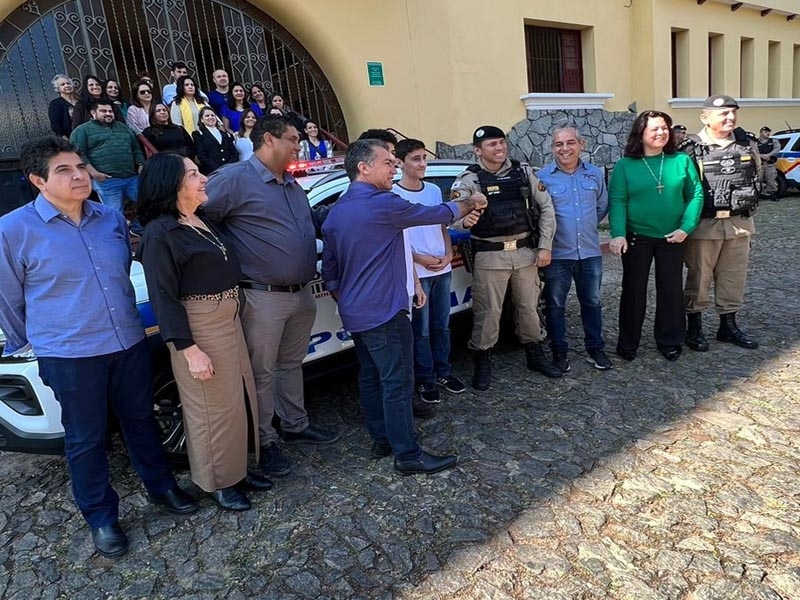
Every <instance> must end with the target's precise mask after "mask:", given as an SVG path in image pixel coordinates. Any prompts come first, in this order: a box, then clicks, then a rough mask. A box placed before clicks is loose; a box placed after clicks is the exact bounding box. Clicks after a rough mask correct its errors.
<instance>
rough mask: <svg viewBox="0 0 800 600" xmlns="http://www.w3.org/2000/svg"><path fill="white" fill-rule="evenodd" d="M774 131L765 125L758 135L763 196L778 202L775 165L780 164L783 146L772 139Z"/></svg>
mask: <svg viewBox="0 0 800 600" xmlns="http://www.w3.org/2000/svg"><path fill="white" fill-rule="evenodd" d="M771 135H772V129H770V128H769V127H767V126H766V125H764V126H763V127H762V128H761V129H760V130H759V133H758V142H757V143H758V155H759V156H760V157H761V166H762V168H763V173H762V182H763V184H764V189H763V190H762V192H763V195H764V196H766V197H767V198H769V199H770V200H775V201H778V200H780V198H779V197H778V169H777V168H776V167H775V163H776V162H778V152H780V151H781V145H780V143H779V142H778V140H776V139H773V138H771V137H770V136H771Z"/></svg>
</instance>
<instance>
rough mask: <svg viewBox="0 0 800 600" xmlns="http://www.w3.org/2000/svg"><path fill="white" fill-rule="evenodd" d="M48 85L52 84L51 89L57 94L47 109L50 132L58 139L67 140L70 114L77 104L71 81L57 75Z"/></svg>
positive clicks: (70, 119)
mask: <svg viewBox="0 0 800 600" xmlns="http://www.w3.org/2000/svg"><path fill="white" fill-rule="evenodd" d="M50 83H52V84H53V89H54V90H55V92H56V93H57V94H58V96H57V97H55V98H53V99H52V100H51V101H50V105H49V106H48V107H47V116H48V117H49V119H50V130H51V131H52V132H53V133H55V134H56V135H57V136H58V137H63V138H66V139H69V134H70V133H72V113H73V111H74V110H75V104H76V103H77V102H78V99H77V98H76V97H75V89H74V87H73V85H72V79H70V78H69V77H67V76H66V75H62V74H61V73H59V74H57V75H56V76H54V77H53V79H52V80H51V81H50Z"/></svg>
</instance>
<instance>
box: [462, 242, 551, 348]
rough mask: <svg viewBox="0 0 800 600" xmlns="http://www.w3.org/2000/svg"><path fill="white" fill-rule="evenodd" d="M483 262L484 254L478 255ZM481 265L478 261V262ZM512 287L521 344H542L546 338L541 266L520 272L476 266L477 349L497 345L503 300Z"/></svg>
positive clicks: (473, 343)
mask: <svg viewBox="0 0 800 600" xmlns="http://www.w3.org/2000/svg"><path fill="white" fill-rule="evenodd" d="M476 258H478V260H480V254H478V255H476ZM476 262H478V261H476ZM509 284H511V302H512V304H513V306H514V317H515V319H514V320H515V321H516V329H517V336H518V337H519V340H520V342H522V343H523V344H527V343H529V342H541V341H542V340H543V339H544V334H543V331H542V325H541V321H540V320H539V313H538V312H537V311H536V308H537V305H538V303H539V267H537V266H536V265H529V266H527V267H521V268H516V269H483V268H480V266H479V265H478V264H476V268H475V270H474V272H473V280H472V314H473V318H474V321H473V326H472V338H471V339H470V341H469V347H470V348H472V349H473V350H488V349H489V348H492V347H493V346H494V345H495V344H496V343H497V338H498V336H499V334H500V315H501V314H502V312H503V299H504V298H505V295H506V289H507V287H508V285H509Z"/></svg>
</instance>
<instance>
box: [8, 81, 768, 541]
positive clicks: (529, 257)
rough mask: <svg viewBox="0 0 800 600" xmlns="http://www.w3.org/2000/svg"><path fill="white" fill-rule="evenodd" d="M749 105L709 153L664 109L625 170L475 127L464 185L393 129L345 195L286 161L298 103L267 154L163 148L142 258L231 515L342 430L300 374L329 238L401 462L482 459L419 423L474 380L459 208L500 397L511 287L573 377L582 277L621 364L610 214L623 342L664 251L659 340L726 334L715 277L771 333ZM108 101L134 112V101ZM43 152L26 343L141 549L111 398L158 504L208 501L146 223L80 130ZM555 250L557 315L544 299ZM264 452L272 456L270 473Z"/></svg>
mask: <svg viewBox="0 0 800 600" xmlns="http://www.w3.org/2000/svg"><path fill="white" fill-rule="evenodd" d="M95 110H97V109H95ZM737 111H738V106H737V104H736V101H735V100H734V99H733V98H730V97H728V96H712V97H711V98H709V99H708V100H706V102H705V104H704V108H703V112H702V114H701V117H700V120H701V122H702V124H703V127H702V129H701V131H700V132H699V134H697V135H696V136H691V142H692V144H691V148H687V150H686V151H685V152H678V151H676V148H675V140H674V137H673V133H672V130H671V125H672V123H671V120H670V117H669V116H668V115H666V114H664V113H661V112H658V111H646V112H644V113H642V114H640V115H639V116H638V117H637V119H636V121H635V122H634V125H633V128H632V130H631V132H630V135H629V138H628V142H627V144H626V147H625V152H624V154H625V157H624V158H623V159H621V160H620V162H619V163H618V164H617V166H616V168H615V169H614V173H613V174H612V176H611V180H610V182H609V185H608V188H606V184H605V179H604V176H603V173H602V171H601V170H600V169H598V168H597V167H595V166H593V165H591V164H590V163H588V162H586V161H584V160H582V159H581V157H580V155H581V152H582V150H583V149H584V143H585V142H584V140H583V139H582V137H581V135H580V132H579V131H578V130H577V129H576V128H575V127H574V126H569V125H567V126H564V127H559V128H557V129H556V130H555V131H554V132H553V134H552V140H553V153H554V158H555V160H554V161H553V162H552V163H550V164H548V165H546V166H545V167H544V168H542V169H540V170H539V171H538V173H536V172H534V171H533V169H531V168H530V167H529V166H527V165H524V164H520V163H518V162H517V161H514V160H511V159H509V157H508V146H507V143H506V137H505V134H504V132H503V131H502V130H501V129H499V128H497V127H494V126H483V127H480V128H478V129H477V130H476V131H475V132H474V135H473V145H474V150H475V155H476V157H477V161H476V164H475V165H472V166H470V167H469V168H467V169H466V170H465V171H464V172H463V173H462V174H461V175H460V176H459V177H458V178H457V179H456V181H455V183H454V184H453V187H452V191H451V198H450V201H449V202H445V203H442V202H441V195H440V194H439V192H438V190H435V189H434V188H433V186H432V185H431V184H428V183H426V182H425V181H424V180H423V177H424V174H425V166H426V160H427V159H426V150H425V146H424V144H423V143H422V142H420V141H418V140H402V141H398V140H397V139H396V138H394V136H392V135H391V134H390V133H389V132H387V131H386V130H368V131H366V132H364V133H363V134H362V135H361V136H360V138H359V139H358V140H357V141H356V142H353V143H352V144H350V146H349V147H348V150H347V153H346V155H345V159H344V168H345V171H346V172H347V175H348V177H349V178H350V180H351V184H350V186H349V188H348V190H347V191H346V192H344V193H343V194H342V195H341V197H340V198H339V199H338V200H337V202H336V203H335V204H334V205H333V206H332V207H322V208H316V209H312V208H311V207H310V206H309V203H308V199H307V197H306V194H305V192H304V191H303V189H302V188H301V186H300V185H299V183H298V182H297V181H296V180H295V179H294V177H293V176H292V175H291V174H290V173H289V172H287V167H288V166H289V165H290V164H291V163H292V162H294V161H296V160H297V158H298V155H299V153H300V151H301V139H300V132H299V131H298V129H297V127H295V125H294V124H293V123H292V121H291V120H290V119H289V118H287V117H286V116H269V115H265V116H264V117H262V118H259V119H258V120H257V121H256V123H255V124H254V126H253V128H252V132H251V140H252V143H253V154H252V156H251V157H250V158H249V159H247V160H244V161H238V162H235V163H233V164H231V165H228V166H226V167H225V168H221V169H218V170H216V171H214V172H213V173H212V174H211V175H210V176H208V177H207V176H206V175H205V174H204V173H202V171H201V169H200V168H199V167H198V165H197V164H196V163H195V162H194V161H193V160H191V159H190V158H188V157H186V156H182V155H180V154H176V153H170V152H160V153H157V154H155V155H154V156H152V157H151V158H149V159H148V160H147V161H146V163H145V164H144V165H143V169H142V171H141V175H140V181H139V189H138V192H137V198H138V202H137V217H138V220H139V223H140V225H141V226H143V228H144V234H143V236H142V239H141V243H140V245H139V248H138V251H137V258H138V260H140V261H141V262H142V264H143V265H144V271H145V277H146V281H147V287H148V291H149V295H150V300H151V303H152V306H153V308H154V311H155V313H156V316H157V319H158V323H159V326H160V331H161V336H162V338H163V339H164V341H165V342H166V343H167V345H168V347H169V351H170V355H171V358H172V368H173V372H174V374H175V380H176V382H177V385H178V389H179V392H180V396H181V401H182V404H183V418H184V423H185V430H186V437H187V451H188V456H189V463H190V468H191V477H192V481H193V482H194V483H195V484H196V485H197V486H198V487H199V488H200V489H201V490H204V491H205V492H207V493H208V494H209V496H210V497H211V498H212V499H213V500H214V501H215V502H216V503H217V504H218V505H219V506H220V507H221V508H223V509H227V510H247V509H249V508H250V506H251V504H250V500H249V498H248V493H250V492H252V491H258V490H268V489H270V488H272V487H273V483H272V481H271V479H270V477H272V478H274V477H283V476H286V475H288V474H289V473H291V471H292V463H291V461H290V459H289V458H288V456H287V455H286V454H285V453H284V451H283V450H282V446H283V445H285V444H316V445H326V444H332V443H335V442H336V441H337V440H338V437H339V435H338V433H337V432H336V431H332V430H329V429H325V428H323V427H320V426H318V425H316V424H314V423H311V422H310V420H309V417H308V414H307V412H306V409H305V403H304V395H303V373H302V368H301V367H302V361H303V359H304V357H305V355H306V353H307V349H308V340H309V336H310V333H311V327H312V325H313V322H314V318H315V312H316V303H315V299H314V295H313V293H312V290H311V287H310V286H309V285H308V284H309V283H310V282H311V281H312V280H313V279H314V278H315V271H316V259H317V250H316V239H317V238H319V237H320V236H321V237H322V239H323V241H324V250H323V268H322V276H323V279H324V284H325V287H326V289H327V290H329V291H330V292H331V294H332V296H333V297H334V299H335V300H336V301H337V302H338V305H339V314H340V315H341V318H342V322H343V324H344V327H345V328H346V329H347V330H348V331H349V332H350V334H351V335H352V337H353V340H354V343H355V348H356V355H357V357H358V360H359V363H360V366H361V369H360V374H359V396H360V403H361V407H362V410H363V412H364V416H365V421H366V425H367V430H368V432H369V434H370V437H371V440H372V447H371V450H370V453H371V456H373V457H374V458H376V459H380V458H383V457H386V456H393V457H394V468H395V470H396V471H397V472H399V473H401V474H404V475H409V474H420V473H425V474H428V473H436V472H438V471H441V470H443V469H447V468H450V467H452V466H454V465H455V464H456V460H457V458H456V456H455V455H444V456H439V455H436V454H432V453H430V452H427V451H425V450H423V449H422V447H421V446H420V444H419V441H418V439H417V435H416V431H415V426H414V416H415V408H417V407H415V404H414V402H413V399H414V398H415V387H416V390H417V396H416V399H417V400H418V401H420V402H419V404H420V405H421V410H422V412H423V413H424V412H425V411H424V409H425V408H426V407H425V405H426V404H427V405H432V404H434V403H435V402H437V401H438V400H439V390H442V391H445V392H448V393H456V394H457V393H462V392H463V391H464V390H465V386H464V384H463V383H461V381H459V380H458V379H457V378H456V377H455V376H454V375H453V374H452V373H451V366H450V364H449V351H450V346H449V330H448V325H447V321H448V316H449V297H450V289H449V288H450V262H451V260H452V247H451V243H450V240H449V236H448V234H447V229H446V227H447V226H450V225H453V226H457V227H461V228H464V229H468V230H469V231H470V244H469V249H466V248H465V252H466V254H467V255H468V258H469V261H468V262H469V264H470V268H471V271H472V276H473V285H472V293H473V313H474V324H473V331H472V336H471V339H470V341H469V346H470V348H471V350H472V352H473V356H474V372H473V378H472V386H473V388H475V389H476V390H487V389H488V388H489V387H490V385H491V365H492V357H491V353H492V349H493V347H494V345H495V343H496V342H497V339H498V331H499V321H500V315H501V312H502V310H503V303H504V297H505V295H506V291H507V289H508V287H509V285H510V287H511V301H512V305H513V309H514V312H515V317H516V319H515V321H516V325H517V334H518V336H519V339H520V341H521V342H522V344H523V346H524V349H525V357H526V363H527V366H528V368H530V369H531V370H534V371H538V372H541V373H542V374H544V375H546V376H548V377H554V378H556V377H561V376H562V374H563V373H565V372H567V371H569V370H570V365H569V361H568V350H569V348H568V345H567V341H566V326H565V308H564V307H565V301H566V297H567V295H568V292H569V289H570V287H571V284H572V282H573V281H574V282H575V286H576V291H577V295H578V300H579V302H580V306H581V317H582V322H583V328H584V332H585V345H586V350H587V353H588V359H589V361H590V362H591V363H592V364H593V365H594V366H595V367H596V368H598V369H602V370H605V369H608V368H611V361H610V360H609V359H608V357H607V356H606V355H605V353H604V339H603V335H602V318H601V304H600V285H601V279H602V258H601V249H600V241H599V237H598V233H597V225H598V223H599V222H600V221H601V220H602V219H603V218H604V217H605V215H606V213H607V212H610V221H611V235H612V239H611V242H610V248H611V251H612V252H613V253H615V254H619V255H621V256H622V260H623V270H624V274H623V291H622V297H621V301H620V313H619V314H620V319H619V321H620V328H619V331H620V334H619V339H618V342H617V349H616V350H617V354H618V355H619V356H621V357H622V358H624V359H626V360H633V359H634V358H635V357H636V353H637V351H638V348H639V343H640V337H641V328H642V323H643V318H644V314H645V304H646V300H645V298H646V286H647V279H648V275H649V271H650V266H651V264H652V262H655V263H656V288H657V293H656V325H655V337H656V343H657V346H658V348H659V350H660V351H661V353H662V354H663V355H664V356H665V357H666V358H667V359H668V360H675V359H677V358H678V356H679V355H680V353H681V349H682V346H683V344H684V342H685V343H686V345H688V346H689V347H690V348H692V349H694V350H698V351H705V350H708V346H709V345H708V342H707V340H706V339H705V337H704V335H703V330H702V325H701V315H702V311H703V310H704V309H706V308H707V307H708V306H709V305H710V302H711V301H710V287H711V285H712V283H713V284H714V287H715V304H716V308H717V311H718V312H719V314H720V326H719V330H718V332H717V339H718V340H720V341H723V342H731V343H734V344H737V345H739V346H742V347H744V348H754V347H756V346H757V344H756V342H755V341H753V340H752V339H751V338H750V337H749V336H747V335H746V334H744V333H742V332H741V331H740V330H739V329H738V327H737V324H736V318H735V317H736V313H737V312H738V311H739V309H740V308H741V306H742V297H743V293H744V283H745V272H746V268H747V253H748V249H749V236H750V235H751V234H752V232H753V226H752V215H753V211H754V210H755V202H756V198H757V197H758V189H757V187H758V185H757V181H758V176H759V170H760V169H759V164H758V163H759V161H758V152H757V150H754V148H753V146H752V144H751V142H750V141H749V140H747V139H746V138H743V137H741V136H740V135H739V133H738V129H737V128H736V119H737ZM102 114H103V115H104V118H105V119H111V120H113V119H114V107H108V108H107V110H105V109H104V110H103V111H102ZM198 116H199V117H200V116H201V115H199V113H198ZM21 164H22V168H23V170H24V171H25V173H26V175H27V176H28V178H29V180H30V181H31V183H32V184H33V185H35V186H36V187H37V188H38V189H39V192H40V193H39V195H38V197H37V198H36V199H35V200H34V202H32V203H30V204H28V205H26V206H23V207H21V208H20V209H17V210H16V211H14V212H12V213H10V214H8V215H6V216H5V217H2V218H0V276H2V279H3V281H4V282H6V283H4V286H3V289H2V291H1V292H0V327H2V329H3V331H4V332H5V334H6V338H7V340H6V346H5V351H4V352H5V354H6V355H13V356H24V355H31V354H35V355H36V357H38V359H39V369H40V374H41V377H42V380H43V381H44V382H45V384H46V385H48V386H50V387H51V388H52V389H53V391H54V394H55V397H56V399H57V400H58V402H59V403H60V404H61V407H62V423H63V425H64V430H65V446H66V455H67V462H68V465H69V468H70V472H71V475H72V484H73V492H74V496H75V500H76V502H77V504H78V507H79V508H80V510H81V512H82V513H83V515H84V517H85V518H86V520H87V522H88V523H89V525H90V526H91V529H92V538H93V541H94V544H95V547H96V548H97V550H98V551H99V552H100V553H101V554H103V555H105V556H111V557H114V556H119V555H121V554H124V553H125V552H126V551H127V549H128V541H127V537H126V535H125V533H124V531H123V529H122V527H121V526H120V524H119V520H118V503H119V499H118V497H117V495H116V493H115V492H114V490H113V489H112V488H111V486H110V484H109V479H108V463H107V458H106V453H105V445H106V423H107V406H108V403H109V401H110V405H111V406H112V407H113V410H114V412H115V413H116V415H117V417H118V418H119V421H120V424H121V426H122V432H123V435H124V437H125V441H126V445H127V448H128V452H129V454H130V455H131V462H132V465H133V467H134V468H135V469H136V470H137V472H138V473H139V474H140V476H141V477H142V479H143V481H144V483H145V486H146V488H147V490H148V492H149V497H150V499H151V501H152V502H154V503H156V504H160V505H164V506H165V507H166V508H167V509H168V510H170V511H172V512H175V513H178V514H186V513H190V512H193V511H194V510H196V509H197V501H196V500H195V499H194V498H193V497H192V496H191V495H189V494H187V493H186V492H185V491H183V490H182V489H181V488H179V487H178V486H177V484H176V482H175V479H174V477H173V476H172V474H171V473H170V471H169V468H168V466H167V463H166V459H165V457H164V455H163V452H162V451H161V449H160V442H159V439H158V431H157V426H156V424H155V422H154V419H153V415H152V406H153V396H152V394H153V391H152V383H151V382H152V373H151V365H150V357H149V352H148V344H147V341H146V340H145V337H144V332H143V329H142V325H141V322H140V320H139V317H138V313H137V311H136V307H135V298H134V294H133V289H132V286H131V283H130V280H129V278H128V273H129V269H130V264H131V259H132V255H131V246H130V241H129V237H128V227H127V223H126V221H125V219H124V218H123V216H122V215H121V213H120V212H119V211H118V210H115V208H114V207H108V206H105V205H104V204H99V203H96V202H90V201H87V198H88V196H89V193H90V191H91V187H90V186H91V182H92V179H93V178H94V174H93V173H92V169H93V167H92V166H91V165H90V164H87V161H86V158H85V157H84V156H83V154H82V153H80V152H79V150H78V148H76V146H75V145H73V144H72V143H70V142H69V141H67V140H65V139H63V138H60V137H47V138H42V139H38V140H34V141H32V142H29V143H28V144H27V145H26V146H25V147H24V148H23V151H22V153H21ZM398 165H399V166H400V168H401V170H402V179H401V180H400V181H399V182H397V183H395V182H394V179H395V174H396V172H397V167H398ZM684 262H686V263H687V264H688V266H689V271H688V277H687V282H686V286H685V290H684V289H683V281H682V264H683V263H684ZM540 269H543V273H544V280H545V286H544V293H545V297H546V307H547V308H546V327H545V324H544V323H542V322H540V319H539V315H538V312H537V304H538V299H539V287H540V281H539V270H540ZM686 312H688V314H689V320H688V328H687V325H686V321H685V318H686V317H685V315H686ZM409 317H411V318H409ZM545 331H547V332H548V333H549V343H550V348H549V350H550V355H548V353H547V348H546V347H545ZM417 412H418V413H419V411H417ZM429 414H430V413H429ZM419 416H425V415H424V414H419ZM273 417H277V419H276V422H275V424H274V423H273ZM251 451H252V452H253V453H254V454H255V456H256V458H257V463H258V466H259V471H255V470H250V469H248V454H249V453H250V452H251Z"/></svg>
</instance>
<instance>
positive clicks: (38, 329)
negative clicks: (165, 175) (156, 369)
mask: <svg viewBox="0 0 800 600" xmlns="http://www.w3.org/2000/svg"><path fill="white" fill-rule="evenodd" d="M131 260H132V258H131V245H130V240H129V238H128V224H127V222H126V221H125V218H124V217H123V216H122V214H121V213H120V212H119V211H118V210H115V209H113V208H108V207H106V206H103V205H102V204H97V203H96V202H91V201H89V200H86V201H84V203H83V215H82V217H81V222H80V225H76V224H75V223H74V222H73V221H71V220H70V219H69V218H67V217H66V216H64V215H62V214H60V213H59V211H58V209H56V207H55V206H53V205H52V204H51V203H50V202H48V201H47V200H46V199H45V198H44V196H42V195H41V194H39V196H38V197H37V198H36V200H34V201H33V202H31V203H29V204H26V205H25V206H23V207H21V208H18V209H17V210H15V211H13V212H11V213H9V214H7V215H5V216H4V217H2V218H0V281H2V285H0V328H1V329H2V330H3V332H4V333H5V334H6V347H5V351H4V354H5V355H10V354H12V353H14V352H17V351H18V350H20V349H22V348H24V347H25V346H26V345H27V343H28V342H30V344H31V345H32V346H33V351H34V353H35V354H36V355H37V356H49V357H58V358H82V357H88V356H100V355H103V354H110V353H112V352H119V351H121V350H127V349H128V348H130V347H131V346H133V345H134V344H136V343H138V342H139V341H141V340H142V339H143V338H144V328H143V327H142V322H141V319H140V317H139V312H138V311H137V310H136V295H135V294H134V291H133V285H132V284H131V280H130V277H129V272H130V267H131Z"/></svg>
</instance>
